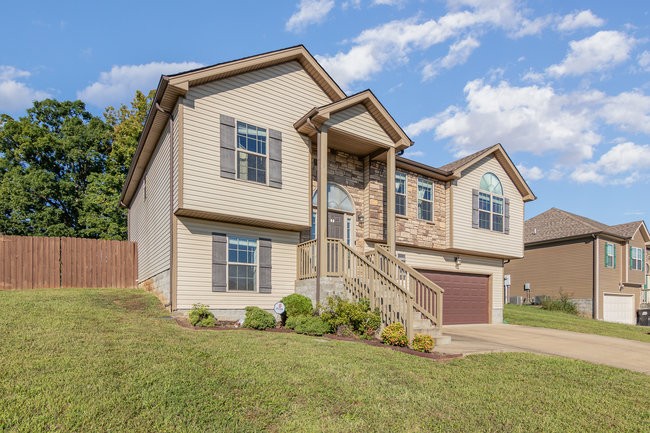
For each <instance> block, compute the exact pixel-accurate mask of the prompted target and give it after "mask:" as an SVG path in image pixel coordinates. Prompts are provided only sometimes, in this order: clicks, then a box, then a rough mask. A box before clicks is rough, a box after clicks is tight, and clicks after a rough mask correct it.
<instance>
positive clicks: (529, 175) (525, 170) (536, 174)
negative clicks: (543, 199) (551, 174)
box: [517, 164, 544, 181]
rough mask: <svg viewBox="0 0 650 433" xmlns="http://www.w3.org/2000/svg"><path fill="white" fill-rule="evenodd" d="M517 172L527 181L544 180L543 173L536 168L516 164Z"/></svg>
mask: <svg viewBox="0 0 650 433" xmlns="http://www.w3.org/2000/svg"><path fill="white" fill-rule="evenodd" d="M517 170H519V173H521V175H522V176H523V177H524V179H526V180H527V181H535V180H540V179H543V178H544V171H543V170H542V169H541V168H539V167H538V166H536V165H534V166H532V167H526V166H525V165H523V164H517Z"/></svg>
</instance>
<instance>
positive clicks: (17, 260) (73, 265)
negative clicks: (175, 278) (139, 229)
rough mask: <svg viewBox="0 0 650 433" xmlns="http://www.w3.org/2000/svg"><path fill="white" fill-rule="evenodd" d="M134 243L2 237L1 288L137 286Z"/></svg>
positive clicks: (136, 260)
mask: <svg viewBox="0 0 650 433" xmlns="http://www.w3.org/2000/svg"><path fill="white" fill-rule="evenodd" d="M137 262H138V258H137V246H136V244H135V242H128V241H108V240H101V239H80V238H42V237H26V236H0V290H1V289H41V288H58V287H136V285H137V282H136V279H137V276H138V265H137Z"/></svg>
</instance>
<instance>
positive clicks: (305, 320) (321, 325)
mask: <svg viewBox="0 0 650 433" xmlns="http://www.w3.org/2000/svg"><path fill="white" fill-rule="evenodd" d="M298 317H300V318H301V319H302V320H298V321H297V323H296V327H295V331H296V332H297V333H298V334H306V335H323V334H327V333H329V332H330V326H329V325H328V324H327V322H325V321H324V320H323V319H321V318H320V317H318V316H298Z"/></svg>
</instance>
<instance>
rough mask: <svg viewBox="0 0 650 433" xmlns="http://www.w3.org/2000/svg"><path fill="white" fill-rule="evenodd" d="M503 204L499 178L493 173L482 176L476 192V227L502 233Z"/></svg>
mask: <svg viewBox="0 0 650 433" xmlns="http://www.w3.org/2000/svg"><path fill="white" fill-rule="evenodd" d="M504 203H505V199H504V197H503V187H502V186H501V181H499V178H498V177H496V176H495V175H494V174H493V173H486V174H485V175H483V177H482V178H481V184H480V190H479V191H478V227H479V228H482V229H487V230H492V231H495V232H503V231H504V216H505V206H504Z"/></svg>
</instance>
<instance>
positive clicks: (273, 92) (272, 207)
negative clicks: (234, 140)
mask: <svg viewBox="0 0 650 433" xmlns="http://www.w3.org/2000/svg"><path fill="white" fill-rule="evenodd" d="M329 102H331V101H330V100H329V98H328V97H327V96H326V95H325V94H324V93H323V91H322V90H321V89H320V87H318V85H316V83H314V81H313V80H312V79H311V78H310V77H309V75H307V73H306V72H305V71H304V70H303V69H302V67H301V66H300V64H299V63H297V62H289V63H285V64H281V65H277V66H273V67H269V68H265V69H262V70H259V71H254V72H249V73H245V74H241V75H237V76H234V77H230V78H226V79H223V80H219V81H215V82H212V83H207V84H204V85H201V86H197V87H193V88H190V91H189V92H188V95H187V98H186V100H185V101H184V104H185V106H184V111H183V118H184V129H183V140H184V141H183V161H184V171H183V206H184V207H185V208H187V209H194V210H201V211H208V212H216V213H222V214H228V215H235V216H237V215H244V216H247V217H251V218H258V219H263V220H270V221H278V222H283V223H291V224H297V225H303V226H309V225H310V223H311V215H310V213H309V203H310V179H309V164H310V152H309V147H310V146H309V144H308V143H307V140H306V139H304V138H303V137H302V136H301V135H300V134H298V132H297V131H296V130H295V129H294V127H293V123H294V122H296V121H297V120H298V119H300V118H301V117H302V116H303V115H304V114H305V113H307V111H309V110H310V109H311V108H313V107H314V106H319V105H324V104H327V103H329ZM220 114H226V115H228V116H233V117H235V119H237V120H241V121H244V122H248V123H251V124H253V125H256V126H260V127H264V128H267V129H269V128H270V129H275V130H279V131H281V132H282V188H281V189H278V188H271V187H269V186H267V185H261V184H257V183H254V182H246V181H241V180H235V179H226V178H222V177H220V171H219V164H220V155H219V153H220V152H219V137H220V135H219V115H220Z"/></svg>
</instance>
